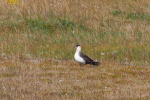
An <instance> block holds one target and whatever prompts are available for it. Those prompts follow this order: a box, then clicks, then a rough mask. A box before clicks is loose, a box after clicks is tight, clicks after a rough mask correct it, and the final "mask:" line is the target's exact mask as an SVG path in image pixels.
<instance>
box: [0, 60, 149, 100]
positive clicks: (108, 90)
mask: <svg viewBox="0 0 150 100" xmlns="http://www.w3.org/2000/svg"><path fill="white" fill-rule="evenodd" d="M0 70H1V72H0V82H1V84H0V85H1V88H0V96H1V100H17V99H19V100H30V99H34V100H48V99H51V100H60V99H61V100H66V99H69V100H70V99H72V100H77V99H78V100H79V99H84V100H88V99H99V100H106V99H108V100H112V99H125V100H135V99H143V100H148V99H149V98H150V84H149V83H150V68H149V67H139V66H128V65H120V64H114V63H110V62H101V65H100V66H90V65H85V66H81V67H80V65H79V64H78V63H77V62H75V61H74V60H68V61H66V60H64V61H59V60H54V59H34V60H33V59H24V60H19V59H15V60H14V59H13V60H11V59H9V58H7V59H1V67H0Z"/></svg>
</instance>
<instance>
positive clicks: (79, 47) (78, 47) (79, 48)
mask: <svg viewBox="0 0 150 100" xmlns="http://www.w3.org/2000/svg"><path fill="white" fill-rule="evenodd" d="M75 47H76V48H77V50H76V51H78V52H80V51H81V46H80V45H78V44H77V45H76V46H75Z"/></svg>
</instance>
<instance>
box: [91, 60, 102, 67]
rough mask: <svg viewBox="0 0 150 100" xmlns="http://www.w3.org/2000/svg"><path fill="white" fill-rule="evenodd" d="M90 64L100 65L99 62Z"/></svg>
mask: <svg viewBox="0 0 150 100" xmlns="http://www.w3.org/2000/svg"><path fill="white" fill-rule="evenodd" d="M92 65H96V66H99V65H100V63H99V62H94V61H93V62H92Z"/></svg>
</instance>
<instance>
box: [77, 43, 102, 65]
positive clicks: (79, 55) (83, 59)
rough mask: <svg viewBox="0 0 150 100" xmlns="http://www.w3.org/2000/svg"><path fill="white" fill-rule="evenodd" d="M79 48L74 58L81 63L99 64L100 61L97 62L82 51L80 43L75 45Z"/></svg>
mask: <svg viewBox="0 0 150 100" xmlns="http://www.w3.org/2000/svg"><path fill="white" fill-rule="evenodd" d="M75 47H76V48H77V49H76V53H75V55H74V59H75V60H76V61H77V62H78V63H80V64H90V65H97V66H99V64H100V63H99V62H95V61H93V60H92V59H91V58H89V57H88V56H87V55H85V54H83V53H82V52H81V46H80V45H78V44H77V45H76V46H75Z"/></svg>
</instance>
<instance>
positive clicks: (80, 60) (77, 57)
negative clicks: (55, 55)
mask: <svg viewBox="0 0 150 100" xmlns="http://www.w3.org/2000/svg"><path fill="white" fill-rule="evenodd" d="M74 59H75V60H76V61H77V62H79V63H81V64H85V60H84V59H83V58H82V57H80V55H79V52H76V53H75V55H74Z"/></svg>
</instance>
